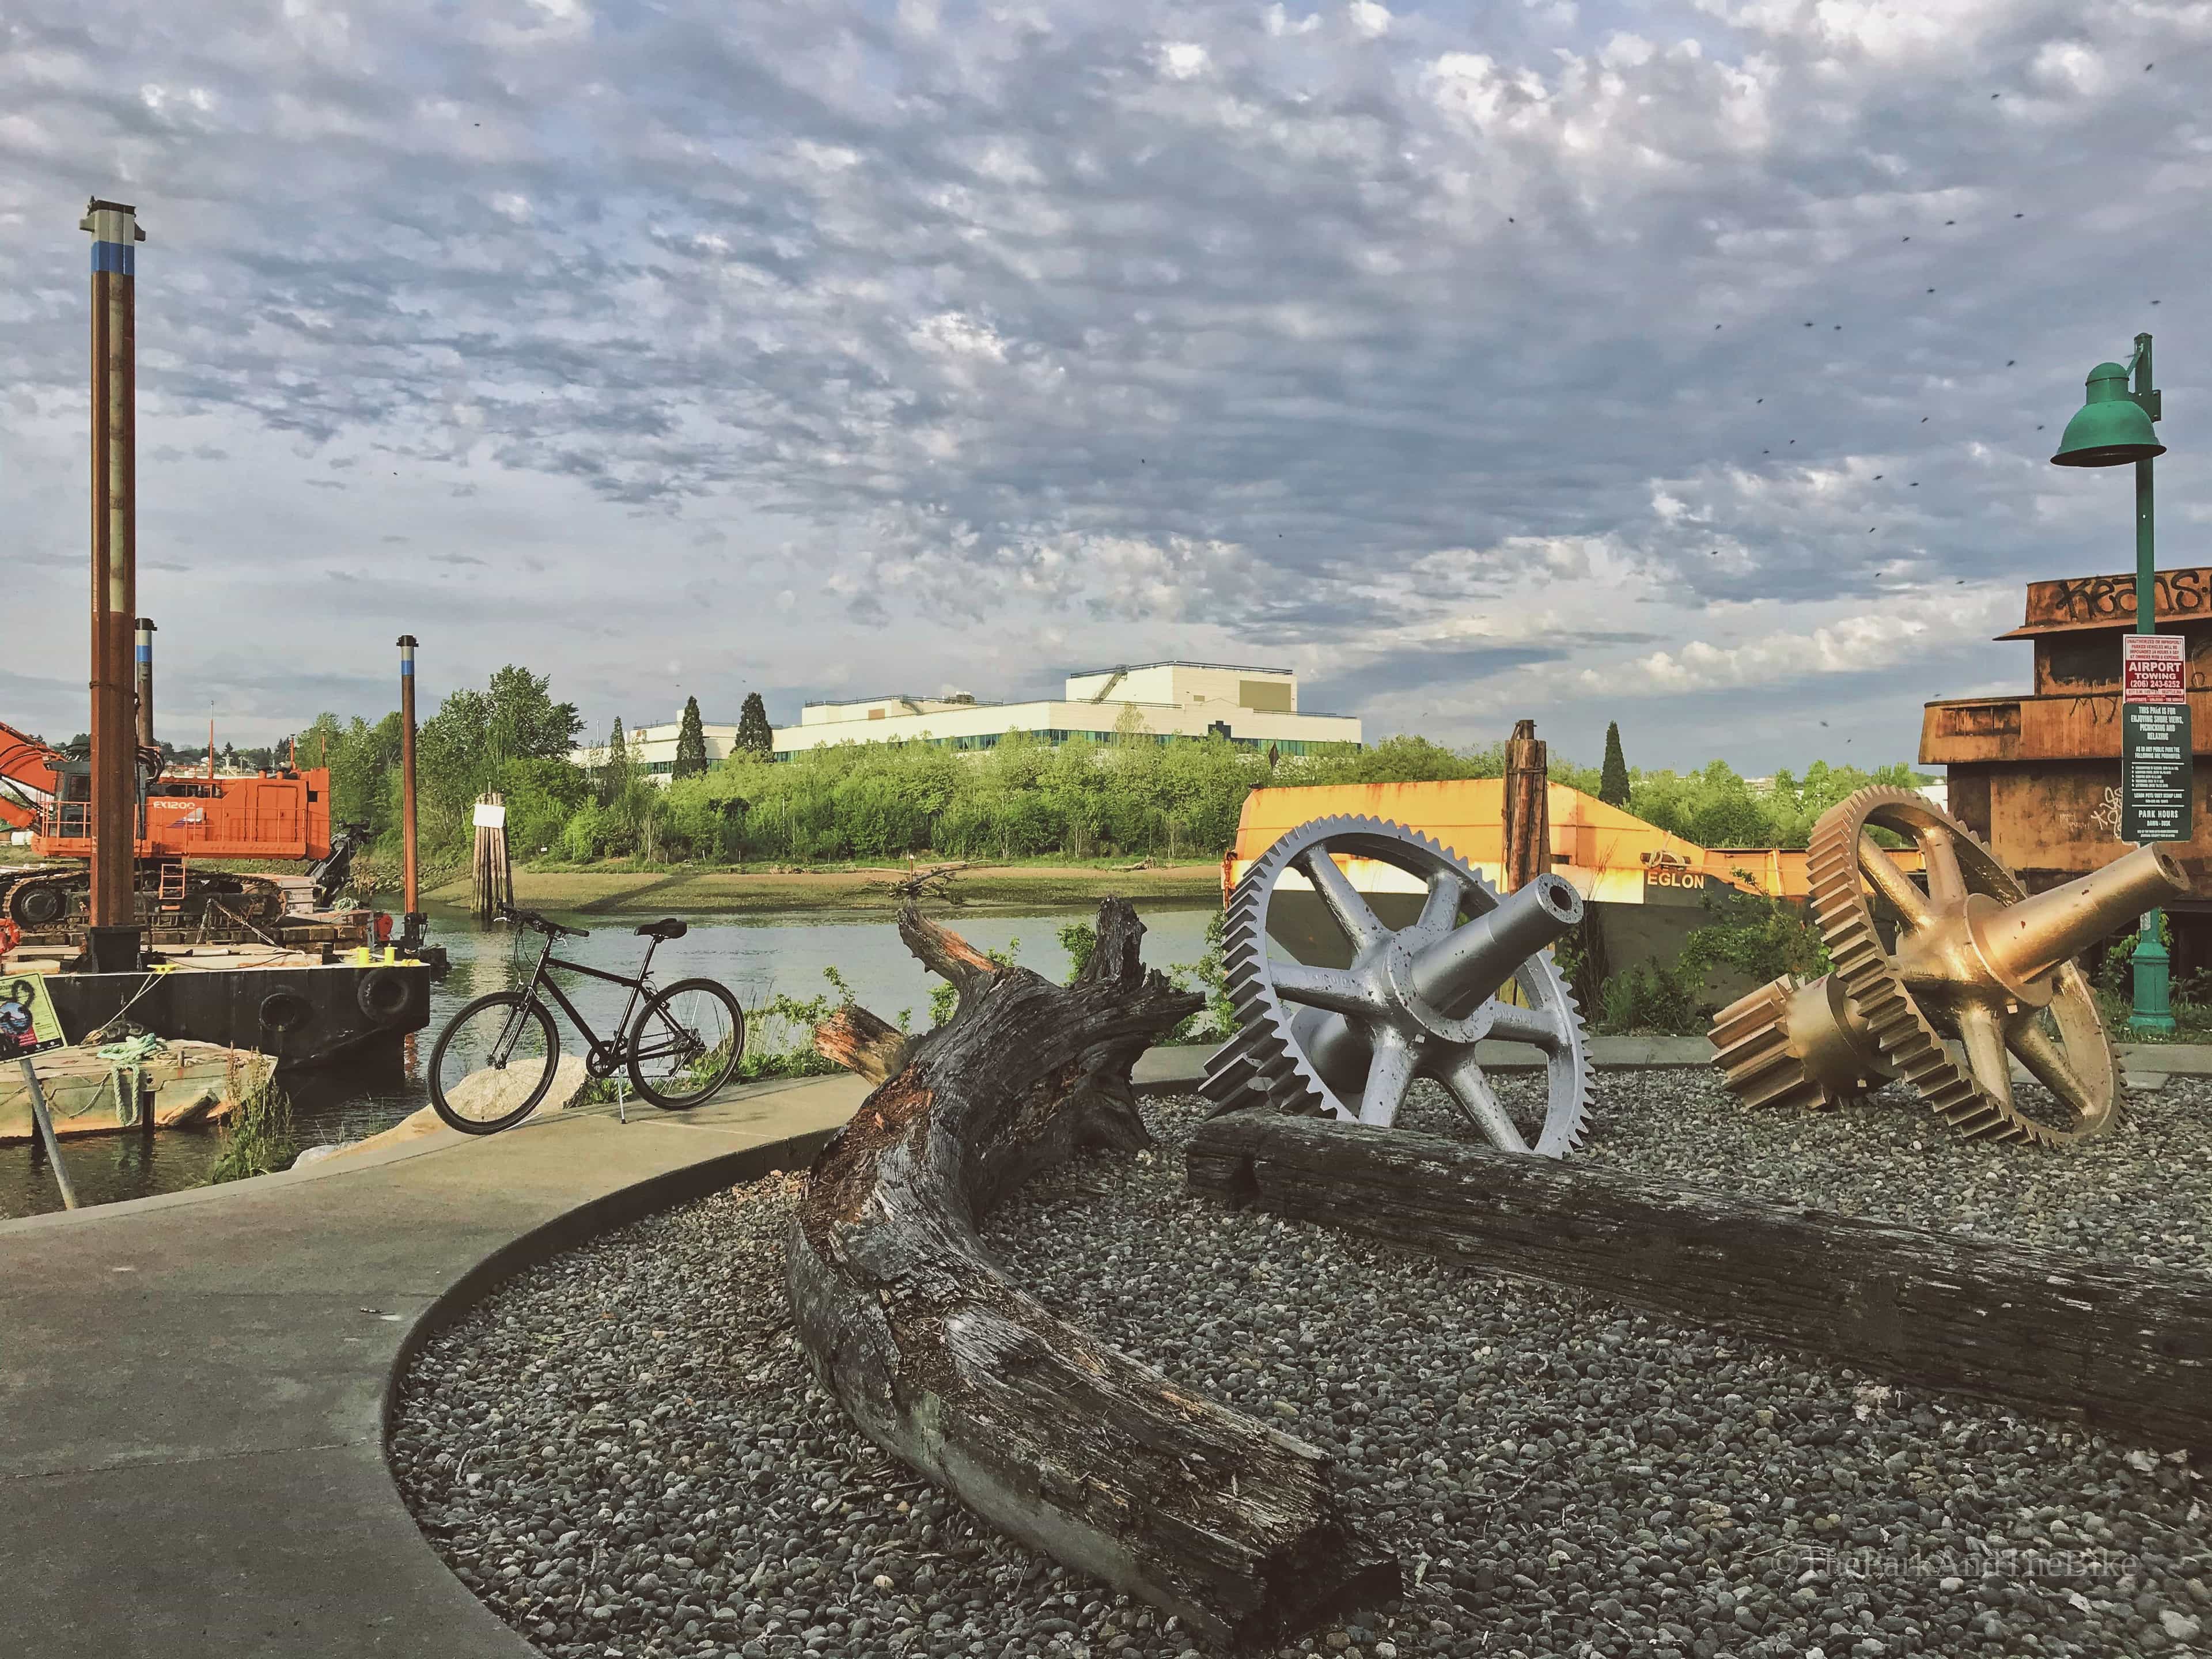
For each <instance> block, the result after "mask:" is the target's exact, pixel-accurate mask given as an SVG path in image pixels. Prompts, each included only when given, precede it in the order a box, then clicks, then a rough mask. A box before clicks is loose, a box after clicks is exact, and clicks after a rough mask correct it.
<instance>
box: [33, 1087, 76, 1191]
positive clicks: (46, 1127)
mask: <svg viewBox="0 0 2212 1659" xmlns="http://www.w3.org/2000/svg"><path fill="white" fill-rule="evenodd" d="M23 1081H24V1082H25V1083H26V1084H27V1085H30V1090H31V1120H32V1121H33V1122H34V1123H36V1124H37V1125H38V1126H39V1139H40V1141H41V1142H43V1143H44V1144H45V1146H46V1158H47V1159H48V1161H50V1162H51V1163H52V1164H53V1166H54V1184H55V1185H56V1186H58V1187H59V1188H61V1189H62V1207H63V1208H64V1209H65V1210H74V1209H75V1208H76V1188H74V1187H72V1186H70V1178H69V1165H67V1164H64V1163H63V1162H62V1146H61V1142H60V1141H58V1140H57V1139H54V1121H53V1119H52V1116H50V1115H48V1114H47V1111H46V1090H45V1089H44V1088H42V1087H41V1086H40V1083H39V1072H38V1068H37V1067H36V1066H33V1065H32V1064H31V1062H30V1060H28V1058H26V1059H25V1060H24V1061H23Z"/></svg>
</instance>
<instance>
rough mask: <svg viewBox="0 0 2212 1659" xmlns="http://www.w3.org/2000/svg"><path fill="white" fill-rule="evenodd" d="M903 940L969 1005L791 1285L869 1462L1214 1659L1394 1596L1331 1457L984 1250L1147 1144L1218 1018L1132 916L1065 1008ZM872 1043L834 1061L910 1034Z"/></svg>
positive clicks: (847, 1042)
mask: <svg viewBox="0 0 2212 1659" xmlns="http://www.w3.org/2000/svg"><path fill="white" fill-rule="evenodd" d="M899 931H900V933H901V934H902V937H903V938H904V939H906V941H907V944H908V947H909V948H910V949H911V950H913V951H914V952H915V955H916V956H917V957H921V960H922V961H923V962H924V963H926V964H927V965H928V966H929V967H930V968H932V969H934V970H935V971H937V972H939V973H940V974H942V975H944V976H945V977H946V978H947V979H949V980H951V981H952V983H953V984H954V985H955V986H956V987H958V990H959V993H960V1002H959V1007H958V1009H957V1012H956V1013H955V1014H954V1016H953V1018H951V1020H950V1021H949V1022H947V1023H946V1024H945V1025H944V1026H943V1027H942V1028H940V1029H939V1030H935V1031H933V1032H931V1033H929V1034H928V1035H927V1036H923V1037H921V1038H918V1039H915V1040H913V1041H912V1042H909V1043H907V1044H905V1045H904V1046H903V1047H902V1049H901V1050H900V1052H899V1054H898V1056H897V1058H898V1060H899V1061H900V1066H899V1069H898V1070H897V1072H896V1074H895V1075H892V1076H890V1077H889V1078H888V1079H887V1080H886V1081H884V1083H883V1084H882V1085H881V1086H880V1087H878V1089H877V1090H876V1091H875V1092H874V1093H873V1094H872V1095H871V1096H869V1097H868V1099H867V1101H866V1103H865V1104H863V1105H862V1107H861V1108H860V1111H859V1112H858V1113H856V1114H855V1115H854V1118H853V1121H852V1122H851V1123H849V1124H848V1125H847V1126H846V1127H845V1128H844V1130H843V1131H842V1132H841V1133H839V1135H838V1136H837V1138H836V1139H835V1140H833V1141H832V1142H831V1143H830V1144H829V1146H828V1147H827V1148H826V1149H825V1150H824V1151H823V1154H822V1156H821V1158H819V1159H818V1160H817V1162H816V1164H815V1166H814V1170H813V1173H812V1176H811V1180H810V1182H809V1186H808V1191H807V1195H806V1198H805V1201H804V1202H803V1203H802V1204H801V1206H800V1208H799V1217H798V1219H797V1222H796V1224H795V1225H794V1227H793V1234H792V1239H791V1255H790V1260H791V1266H790V1286H791V1297H792V1305H793V1310H794V1313H795V1314H796V1316H797V1322H798V1327H799V1335H800V1340H802V1341H803V1342H804V1343H805V1346H806V1347H807V1349H808V1351H809V1352H810V1353H811V1355H812V1356H813V1358H814V1361H815V1364H816V1366H817V1370H818V1371H819V1372H820V1374H821V1376H823V1380H824V1381H825V1383H827V1384H828V1386H829V1388H830V1389H832V1390H833V1391H834V1392H835V1393H836V1395H837V1397H838V1399H839V1400H840V1401H842V1403H843V1404H844V1406H845V1407H846V1409H847V1410H848V1411H849V1412H850V1413H852V1414H853V1417H854V1420H855V1421H856V1422H857V1423H858V1424H859V1425H860V1427H861V1429H862V1430H863V1431H865V1432H866V1434H867V1435H868V1436H869V1437H870V1438H871V1439H872V1440H874V1441H875V1442H876V1443H878V1445H880V1446H882V1447H884V1449H886V1450H888V1451H890V1453H892V1454H893V1455H895V1456H896V1457H898V1458H900V1459H901V1460H902V1461H903V1462H906V1463H907V1464H908V1465H909V1466H911V1467H912V1468H915V1469H916V1470H918V1471H920V1472H921V1473H922V1474H926V1475H927V1476H928V1477H930V1478H931V1479H932V1480H936V1481H937V1482H939V1484H940V1485H942V1486H945V1488H946V1489H947V1490H948V1491H950V1492H952V1493H953V1494H954V1495H955V1496H956V1497H957V1498H960V1499H961V1500H962V1501H963V1503H965V1504H968V1505H969V1508H971V1509H973V1510H975V1511H976V1512H977V1513H978V1514H980V1515H981V1516H985V1517H986V1518H987V1519H988V1520H989V1521H991V1522H993V1523H994V1525H996V1526H998V1527H1000V1528H1002V1529H1004V1530H1005V1531H1006V1532H1008V1533H1010V1534H1012V1535H1014V1536H1015V1537H1018V1538H1020V1539H1023V1540H1024V1541H1027V1542H1029V1543H1030V1544H1033V1545H1035V1546H1036V1547H1037V1548H1039V1549H1042V1550H1043V1551H1045V1552H1046V1553H1048V1554H1050V1555H1052V1556H1054V1558H1055V1559H1058V1560H1060V1561H1061V1562H1063V1563H1065V1564H1066V1565H1070V1566H1073V1567H1078V1568H1080V1569H1082V1570H1083V1571H1087V1572H1090V1573H1092V1574H1094V1575H1096V1576H1097V1577H1099V1578H1102V1579H1103V1580H1105V1581H1106V1582H1107V1583H1110V1584H1112V1585H1114V1586H1115V1587H1116V1588H1117V1589H1124V1590H1127V1591H1128V1592H1129V1593H1131V1594H1133V1595H1139V1596H1142V1597H1144V1598H1145V1599H1146V1600H1147V1601H1152V1603H1154V1604H1155V1605H1156V1606H1158V1607H1162V1608H1164V1609H1166V1610H1167V1611H1169V1612H1171V1613H1176V1615H1178V1616H1179V1617H1181V1618H1182V1620H1183V1622H1184V1623H1185V1624H1186V1625H1187V1626H1189V1627H1190V1628H1191V1629H1193V1630H1194V1631H1195V1632H1198V1633H1199V1634H1200V1635H1202V1636H1205V1637H1207V1638H1211V1639H1212V1640H1214V1641H1216V1642H1219V1643H1223V1644H1232V1645H1235V1644H1247V1643H1251V1642H1257V1641H1265V1640H1270V1639H1274V1638H1279V1637H1281V1636H1283V1635H1285V1634H1288V1633H1291V1632H1296V1631H1298V1630H1301V1629H1303V1628H1305V1627H1307V1626H1310V1625H1312V1624H1314V1623H1316V1622H1317V1621H1318V1620H1321V1619H1322V1618H1324V1617H1326V1616H1327V1615H1328V1613H1331V1612H1332V1611H1334V1610H1338V1609H1340V1608H1343V1607H1352V1606H1361V1605H1371V1604H1373V1603H1374V1602H1376V1601H1381V1600H1383V1599H1387V1598H1388V1597H1389V1596H1390V1595H1395V1593H1396V1590H1397V1589H1398V1569H1397V1564H1396V1562H1395V1560H1394V1559H1392V1558H1391V1557H1389V1555H1388V1554H1387V1553H1383V1552H1382V1551H1380V1550H1377V1549H1376V1548H1374V1547H1371V1546H1370V1545H1368V1544H1366V1543H1364V1542H1363V1541H1361V1540H1360V1539H1359V1538H1358V1537H1357V1536H1356V1535H1355V1534H1353V1533H1352V1529H1351V1528H1350V1527H1349V1526H1348V1525H1347V1524H1346V1522H1344V1521H1343V1520H1342V1519H1341V1517H1340V1515H1339V1512H1338V1506H1337V1504H1336V1501H1335V1497H1334V1489H1333V1486H1332V1481H1331V1478H1330V1469H1329V1459H1328V1456H1327V1455H1326V1454H1324V1453H1323V1452H1322V1451H1321V1450H1320V1449H1318V1448H1316V1447H1314V1446H1311V1445H1309V1444H1307V1443H1304V1442H1303V1441H1299V1440H1294V1439H1292V1438H1291V1437H1288V1436H1286V1435H1284V1434H1282V1433H1280V1432H1279V1431H1276V1430H1274V1429H1272V1428H1269V1427H1267V1426H1266V1425H1262V1424H1260V1423H1256V1422H1255V1421H1253V1420H1252V1419H1249V1418H1246V1417H1243V1416H1241V1415H1239V1414H1237V1413H1234V1412H1231V1411H1227V1410H1225V1409H1224V1408H1223V1407H1220V1406H1218V1405H1216V1404H1214V1403H1213V1402H1212V1401H1210V1400H1207V1399H1205V1398H1203V1397H1202V1396H1200V1395H1194V1394H1192V1393H1189V1392H1188V1391H1186V1390H1184V1389H1179V1388H1177V1387H1176V1386H1175V1385H1174V1384H1172V1383H1170V1382H1169V1381H1168V1380H1167V1379H1166V1378H1165V1377H1164V1376H1161V1375H1160V1373H1159V1372H1158V1371H1156V1370H1152V1369H1151V1368H1150V1367H1149V1366H1146V1365H1142V1364H1138V1363H1137V1362H1136V1361H1135V1360H1133V1359H1132V1358H1129V1357H1128V1356H1127V1355H1126V1354H1123V1353H1121V1352H1117V1351H1116V1350H1115V1349H1113V1348H1110V1347H1108V1346H1104V1345H1103V1344H1102V1343H1100V1342H1098V1341H1097V1340H1094V1339H1093V1338H1091V1336H1090V1335H1088V1334H1085V1332H1084V1331H1082V1330H1080V1329H1078V1328H1076V1327H1074V1326H1073V1325H1070V1324H1068V1323H1067V1322H1065V1321H1064V1320H1061V1319H1059V1318H1056V1317H1055V1316H1054V1315H1053V1314H1052V1313H1051V1312H1049V1311H1048V1310H1046V1309H1045V1308H1044V1307H1043V1306H1042V1304H1039V1303H1038V1302H1037V1301H1036V1300H1035V1299H1034V1298H1033V1297H1029V1296H1027V1295H1025V1294H1024V1293H1023V1292H1022V1291H1019V1290H1018V1289H1016V1288H1015V1287H1014V1286H1012V1285H1010V1284H1008V1283H1007V1282H1006V1280H1005V1279H1003V1278H1001V1277H1000V1274H999V1272H998V1270H997V1267H995V1265H994V1263H993V1261H991V1259H990V1257H989V1255H988V1254H987V1252H986V1251H985V1249H984V1248H983V1246H982V1244H981V1242H980V1240H979V1239H978V1238H977V1237H976V1234H975V1226H976V1223H977V1220H978V1219H979V1218H980V1217H981V1216H982V1215H983V1214H984V1213H986V1212H987V1211H988V1210H989V1209H990V1207H991V1206H992V1205H994V1203H996V1202H997V1201H998V1200H1000V1198H1002V1197H1004V1196H1005V1195H1006V1194H1007V1193H1008V1192H1010V1191H1012V1189H1013V1188H1015V1187H1017V1186H1018V1185H1019V1184H1020V1183H1021V1182H1023V1181H1024V1180H1026V1179H1027V1178H1028V1177H1029V1176H1031V1175H1033V1174H1035V1173H1036V1172H1037V1171H1038V1170H1042V1169H1045V1168H1047V1167H1048V1166H1050V1165H1052V1164H1057V1163H1060V1162H1062V1161H1064V1160H1066V1158H1070V1157H1072V1156H1073V1154H1074V1153H1076V1152H1079V1151H1080V1150H1083V1149H1085V1148H1089V1147H1097V1146H1103V1147H1111V1148H1117V1149H1121V1150H1123V1151H1129V1152H1133V1151H1136V1150H1138V1149H1139V1148H1142V1147H1145V1146H1149V1145H1150V1144H1151V1139H1152V1137H1151V1135H1150V1134H1149V1133H1148V1132H1147V1131H1146V1128H1145V1126H1144V1121H1143V1119H1142V1118H1141V1117H1140V1116H1139V1113H1138V1110H1137V1105H1136V1097H1135V1093H1134V1091H1133V1089H1132V1088H1131V1086H1130V1082H1129V1073H1130V1068H1131V1066H1133V1065H1134V1064H1135V1063H1136V1060H1137V1058H1138V1056H1139V1054H1142V1053H1143V1052H1144V1050H1145V1049H1146V1047H1148V1046H1149V1045H1150V1044H1151V1043H1152V1041H1153V1040H1154V1039H1155V1038H1157V1037H1158V1036H1159V1035H1160V1034H1161V1033H1163V1032H1164V1031H1165V1030H1168V1029H1169V1028H1170V1027H1171V1026H1172V1025H1174V1024H1176V1022H1177V1021H1178V1020H1180V1019H1182V1018H1183V1017H1184V1016H1185V1015H1187V1014H1188V1013H1190V1012H1193V1011H1194V1010H1195V1009H1196V1008H1197V1007H1198V1006H1199V1003H1200V999H1199V998H1198V997H1196V996H1194V995H1192V994H1187V993H1183V992H1180V991H1177V990H1176V989H1175V988H1174V987H1172V986H1171V985H1170V984H1169V983H1168V981H1167V980H1166V979H1165V977H1164V976H1163V975H1160V974H1158V973H1146V971H1145V969H1144V967H1143V964H1142V963H1141V962H1140V961H1139V955H1138V946H1139V941H1140V940H1141V939H1142V937H1143V933H1144V927H1143V924H1142V923H1141V922H1139V921H1138V920H1137V917H1136V913H1135V911H1134V910H1133V909H1132V908H1130V906H1129V905H1128V903H1127V902H1126V901H1124V900H1120V899H1109V900H1108V901H1107V902H1105V903H1104V904H1103V905H1101V906H1100V907H1099V912H1098V945H1097V950H1096V951H1095V952H1094V953H1093V954H1092V956H1091V960H1090V962H1089V963H1088V964H1086V965H1085V969H1084V970H1083V972H1082V973H1081V974H1080V975H1078V976H1077V978H1076V979H1075V981H1074V982H1073V984H1071V985H1068V986H1066V987H1061V986H1057V985H1054V984H1052V983H1051V982H1050V981H1047V980H1045V979H1042V978H1041V977H1039V976H1038V975H1036V974H1034V973H1031V972H1030V971H1029V970H1028V969H1022V968H1007V969H1001V968H1000V967H998V966H997V965H996V964H994V963H992V962H991V961H990V960H989V959H988V958H987V957H984V956H983V955H982V954H981V952H979V951H976V950H975V949H974V947H973V946H971V945H969V944H968V943H967V942H966V941H965V940H964V939H961V938H960V937H959V936H958V935H957V934H955V933H951V932H949V931H947V930H946V929H945V928H943V927H939V926H938V925H937V924H936V923H934V922H932V921H927V919H926V918H924V917H923V916H922V915H921V913H920V912H919V911H918V910H916V909H915V908H913V907H911V906H909V907H908V908H906V909H905V910H904V911H903V912H902V914H901V915H900V918H899ZM859 1012H860V1011H857V1010H854V1011H848V1013H859ZM872 1019H873V1017H872V1016H866V1015H862V1016H861V1018H860V1021H857V1022H855V1021H851V1020H847V1021H845V1022H844V1023H843V1024H842V1025H841V1027H840V1030H839V1031H838V1032H837V1033H836V1034H835V1036H834V1043H835V1045H836V1046H838V1047H841V1048H849V1049H850V1050H851V1051H853V1052H854V1053H855V1054H860V1055H861V1056H862V1057H863V1058H864V1059H865V1060H866V1061H867V1062H868V1063H869V1064H875V1063H881V1062H882V1060H883V1058H884V1054H885V1053H886V1052H887V1045H885V1044H884V1043H883V1042H882V1040H881V1039H882V1034H883V1031H884V1030H888V1028H887V1027H884V1026H883V1023H882V1022H881V1021H880V1020H874V1021H873V1024H872V1025H870V1024H867V1023H866V1022H868V1021H870V1020H872ZM893 1035H896V1033H894V1034H893ZM823 1052H825V1053H827V1052H829V1047H827V1046H825V1047H824V1049H823ZM858 1069H862V1070H863V1073H864V1075H865V1074H867V1073H866V1066H860V1067H858Z"/></svg>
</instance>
